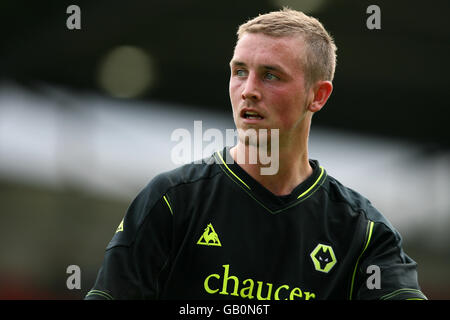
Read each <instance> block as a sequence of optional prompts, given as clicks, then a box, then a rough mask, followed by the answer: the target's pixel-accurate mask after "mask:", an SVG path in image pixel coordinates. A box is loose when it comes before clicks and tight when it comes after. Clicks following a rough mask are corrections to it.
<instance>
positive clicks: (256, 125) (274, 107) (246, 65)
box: [229, 33, 309, 143]
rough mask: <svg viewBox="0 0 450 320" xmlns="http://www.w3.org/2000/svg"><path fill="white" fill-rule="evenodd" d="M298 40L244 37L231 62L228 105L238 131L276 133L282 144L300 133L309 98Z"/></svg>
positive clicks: (259, 35)
mask: <svg viewBox="0 0 450 320" xmlns="http://www.w3.org/2000/svg"><path fill="white" fill-rule="evenodd" d="M304 54H305V45H304V41H303V39H302V38H301V37H281V38H275V37H270V36H267V35H264V34H254V33H246V34H244V35H243V37H242V38H241V39H240V40H239V41H238V43H237V45H236V48H235V50H234V56H233V58H232V60H231V62H230V67H231V76H230V86H229V90H230V100H231V104H232V107H233V118H234V122H235V124H236V127H237V129H241V130H243V131H246V130H248V129H255V130H258V129H279V130H280V131H279V135H280V143H289V142H290V141H293V140H295V139H298V137H299V136H298V134H299V133H300V132H301V131H302V130H303V129H304V121H302V120H303V119H304V116H305V115H306V111H307V104H308V99H309V97H308V94H307V91H306V89H305V79H304V72H303V68H302V65H301V61H302V59H301V57H302V56H303V55H304Z"/></svg>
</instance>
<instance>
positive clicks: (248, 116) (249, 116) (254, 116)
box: [241, 110, 264, 120]
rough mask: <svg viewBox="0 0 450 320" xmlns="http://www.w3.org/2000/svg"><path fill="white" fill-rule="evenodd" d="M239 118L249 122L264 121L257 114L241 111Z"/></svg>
mask: <svg viewBox="0 0 450 320" xmlns="http://www.w3.org/2000/svg"><path fill="white" fill-rule="evenodd" d="M241 116H242V117H243V118H245V119H249V120H262V119H264V117H263V116H261V115H260V114H259V113H258V112H256V111H250V110H247V111H245V110H244V111H242V113H241Z"/></svg>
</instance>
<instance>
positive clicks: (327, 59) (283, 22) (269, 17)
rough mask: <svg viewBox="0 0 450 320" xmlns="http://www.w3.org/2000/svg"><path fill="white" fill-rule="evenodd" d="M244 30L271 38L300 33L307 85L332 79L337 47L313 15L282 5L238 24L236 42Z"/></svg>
mask: <svg viewBox="0 0 450 320" xmlns="http://www.w3.org/2000/svg"><path fill="white" fill-rule="evenodd" d="M245 33H263V34H265V35H268V36H272V37H289V36H298V35H300V36H302V37H303V39H304V40H305V43H306V56H305V57H303V61H302V65H303V71H304V72H305V79H306V83H307V86H309V85H311V84H313V83H315V82H316V81H319V80H329V81H332V80H333V78H334V71H335V68H336V50H337V47H336V45H335V43H334V40H333V38H332V37H331V35H330V34H329V33H328V32H327V31H326V30H325V28H324V26H323V25H322V23H320V21H319V20H317V19H316V18H313V17H310V16H307V15H306V14H304V13H303V12H300V11H296V10H292V9H289V8H283V9H282V10H279V11H273V12H270V13H266V14H262V15H261V14H260V15H259V16H257V17H256V18H253V19H251V20H249V21H247V22H246V23H244V24H242V25H240V26H239V29H238V31H237V36H238V41H239V40H240V39H241V38H242V36H243V35H244V34H245Z"/></svg>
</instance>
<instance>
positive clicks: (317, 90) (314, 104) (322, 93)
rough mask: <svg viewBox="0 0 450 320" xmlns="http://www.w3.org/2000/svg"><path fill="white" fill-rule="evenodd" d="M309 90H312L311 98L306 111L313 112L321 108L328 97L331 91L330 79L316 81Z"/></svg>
mask: <svg viewBox="0 0 450 320" xmlns="http://www.w3.org/2000/svg"><path fill="white" fill-rule="evenodd" d="M311 90H312V91H313V92H312V94H313V100H312V101H311V104H310V105H309V107H308V111H311V112H313V113H314V112H317V111H320V109H322V107H323V106H324V105H325V103H326V102H327V100H328V98H329V97H330V95H331V92H332V91H333V84H332V83H331V81H318V82H316V84H315V85H314V86H313V87H312V88H311Z"/></svg>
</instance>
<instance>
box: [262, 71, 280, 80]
mask: <svg viewBox="0 0 450 320" xmlns="http://www.w3.org/2000/svg"><path fill="white" fill-rule="evenodd" d="M265 78H266V79H267V80H277V79H279V78H278V77H277V76H276V75H274V74H272V73H270V72H267V73H266V75H265Z"/></svg>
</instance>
